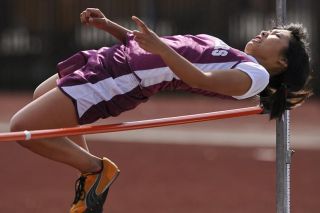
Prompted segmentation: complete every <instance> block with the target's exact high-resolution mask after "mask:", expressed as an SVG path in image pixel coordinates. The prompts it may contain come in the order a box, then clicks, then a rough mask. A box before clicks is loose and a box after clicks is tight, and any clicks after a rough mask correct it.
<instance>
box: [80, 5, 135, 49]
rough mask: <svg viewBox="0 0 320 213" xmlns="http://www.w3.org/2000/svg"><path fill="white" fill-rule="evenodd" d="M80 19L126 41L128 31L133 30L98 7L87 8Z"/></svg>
mask: <svg viewBox="0 0 320 213" xmlns="http://www.w3.org/2000/svg"><path fill="white" fill-rule="evenodd" d="M80 21H81V23H83V24H87V25H90V26H93V27H95V28H98V29H101V30H103V31H106V32H107V33H110V34H111V35H112V36H114V37H115V38H117V39H118V40H119V41H121V42H123V43H124V42H125V41H126V37H127V33H128V32H131V31H130V30H128V29H127V28H125V27H123V26H121V25H119V24H117V23H115V22H112V21H110V20H109V19H107V18H106V17H105V15H104V14H103V13H102V12H101V11H100V10H99V9H97V8H87V9H86V10H84V11H83V12H82V13H81V14H80Z"/></svg>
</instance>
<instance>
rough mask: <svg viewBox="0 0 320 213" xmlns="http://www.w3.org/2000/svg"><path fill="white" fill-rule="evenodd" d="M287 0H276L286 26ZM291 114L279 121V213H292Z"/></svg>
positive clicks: (279, 22)
mask: <svg viewBox="0 0 320 213" xmlns="http://www.w3.org/2000/svg"><path fill="white" fill-rule="evenodd" d="M286 6H287V5H286V0H276V16H277V24H278V25H284V24H285V23H286V19H287V8H286ZM289 125H290V113H289V111H285V113H284V114H283V115H282V117H281V118H279V119H278V120H277V123H276V129H277V139H276V143H277V144H276V178H277V180H276V193H277V194H276V208H277V213H290V165H291V154H292V150H291V149H290V138H289V137H290V135H289Z"/></svg>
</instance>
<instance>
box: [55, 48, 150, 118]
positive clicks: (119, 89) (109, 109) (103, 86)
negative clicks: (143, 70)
mask: <svg viewBox="0 0 320 213" xmlns="http://www.w3.org/2000/svg"><path fill="white" fill-rule="evenodd" d="M124 48H125V47H124V46H122V45H115V46H113V47H110V48H108V47H103V48H101V49H99V50H88V51H81V52H78V53H76V54H75V55H73V56H71V57H70V58H68V59H67V60H65V61H62V62H60V63H59V64H58V65H57V68H58V74H59V77H60V79H59V80H58V81H57V84H58V87H59V88H60V89H61V91H62V92H64V93H65V94H66V95H67V96H68V97H70V98H71V99H72V101H73V103H74V105H75V109H76V111H77V115H78V122H79V124H89V123H92V122H94V121H96V120H98V119H100V118H107V117H109V116H117V115H119V114H120V113H122V112H124V111H127V110H130V109H133V108H135V107H136V106H137V105H139V104H140V103H142V102H145V101H147V99H148V97H146V96H145V95H144V94H143V92H142V89H141V87H140V85H139V83H140V82H139V78H137V76H136V75H135V74H134V73H133V72H132V70H131V69H130V66H129V65H128V63H127V60H126V55H125V52H124Z"/></svg>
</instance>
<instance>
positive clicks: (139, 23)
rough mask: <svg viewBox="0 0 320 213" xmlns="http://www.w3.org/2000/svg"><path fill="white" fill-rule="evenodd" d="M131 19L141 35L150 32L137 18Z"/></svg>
mask: <svg viewBox="0 0 320 213" xmlns="http://www.w3.org/2000/svg"><path fill="white" fill-rule="evenodd" d="M131 18H132V20H133V21H134V22H135V23H136V25H137V26H138V28H139V30H140V31H141V32H142V33H149V32H150V30H149V28H148V27H147V25H146V24H145V23H144V22H143V21H141V20H140V19H139V18H138V17H136V16H132V17H131Z"/></svg>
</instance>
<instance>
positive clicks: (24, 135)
mask: <svg viewBox="0 0 320 213" xmlns="http://www.w3.org/2000/svg"><path fill="white" fill-rule="evenodd" d="M261 113H263V109H262V108H261V107H260V106H255V107H247V108H239V109H232V110H225V111H217V112H208V113H201V114H193V115H184V116H177V117H168V118H159V119H152V120H143V121H132V122H123V123H117V124H107V125H93V126H90V125H83V126H79V127H69V128H59V129H46V130H32V131H28V130H25V131H20V132H10V133H0V142H10V141H27V140H31V139H33V140H35V139H43V138H56V137H65V136H73V135H84V134H97V133H107V132H120V131H126V130H136V129H146V128H154V127H162V126H172V125H179V124H188V123H196V122H203V121H211V120H218V119H225V118H234V117H241V116H249V115H255V114H261Z"/></svg>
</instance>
